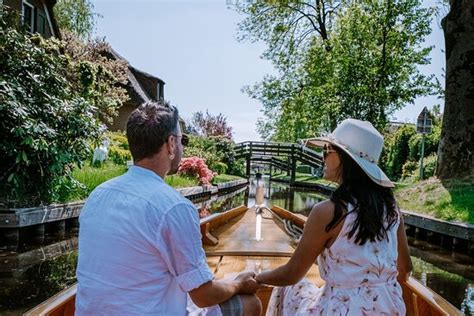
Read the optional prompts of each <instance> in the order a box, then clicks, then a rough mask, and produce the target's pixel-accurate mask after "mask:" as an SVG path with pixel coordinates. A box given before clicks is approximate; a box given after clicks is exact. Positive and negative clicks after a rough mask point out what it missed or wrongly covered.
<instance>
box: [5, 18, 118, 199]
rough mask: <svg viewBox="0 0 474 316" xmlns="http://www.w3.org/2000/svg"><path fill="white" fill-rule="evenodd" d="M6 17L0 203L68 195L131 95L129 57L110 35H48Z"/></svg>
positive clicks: (59, 197) (58, 197) (16, 19)
mask: <svg viewBox="0 0 474 316" xmlns="http://www.w3.org/2000/svg"><path fill="white" fill-rule="evenodd" d="M0 18H1V19H0V69H2V72H1V75H0V117H1V120H0V135H2V137H1V138H0V204H9V205H10V204H11V205H16V206H19V205H25V204H29V203H34V204H37V203H43V202H44V203H49V202H52V201H60V200H61V196H63V195H64V193H65V192H68V190H70V189H71V188H72V187H74V186H76V185H78V183H77V181H74V180H73V179H72V177H71V171H72V169H73V168H74V166H76V165H79V166H81V165H82V162H83V161H84V160H85V159H87V158H88V156H89V155H90V150H91V143H93V142H94V141H96V140H97V139H99V137H100V135H101V133H102V132H103V130H104V129H105V126H104V125H103V123H102V122H104V121H107V120H109V119H111V118H112V116H113V115H114V113H115V111H116V109H117V108H118V107H119V106H121V104H122V102H123V101H124V100H126V98H127V95H126V91H125V89H124V88H122V87H121V86H120V84H121V83H124V80H126V75H125V74H126V69H127V68H126V64H123V63H121V62H118V61H115V60H113V59H112V58H109V57H107V54H106V53H107V49H108V46H107V44H106V43H104V42H103V41H88V42H82V41H79V40H77V38H76V37H75V36H73V35H72V34H69V33H65V36H64V41H59V40H57V39H55V38H51V39H47V40H46V39H44V38H43V37H41V36H39V35H33V36H31V35H30V34H27V33H26V31H25V29H24V27H23V26H21V24H20V22H19V17H18V16H16V17H15V15H14V13H13V12H11V11H10V10H2V11H1V14H0ZM61 194H63V195H61Z"/></svg>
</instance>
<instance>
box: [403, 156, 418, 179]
mask: <svg viewBox="0 0 474 316" xmlns="http://www.w3.org/2000/svg"><path fill="white" fill-rule="evenodd" d="M417 170H418V162H416V161H411V160H409V161H407V162H405V164H404V165H403V167H402V179H407V178H410V177H411V176H413V175H414V174H415V173H416V172H417Z"/></svg>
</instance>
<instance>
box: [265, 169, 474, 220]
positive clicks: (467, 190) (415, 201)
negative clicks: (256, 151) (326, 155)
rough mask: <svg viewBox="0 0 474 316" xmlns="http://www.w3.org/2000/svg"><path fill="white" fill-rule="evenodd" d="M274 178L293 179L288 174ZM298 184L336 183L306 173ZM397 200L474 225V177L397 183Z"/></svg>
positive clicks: (414, 208)
mask: <svg viewBox="0 0 474 316" xmlns="http://www.w3.org/2000/svg"><path fill="white" fill-rule="evenodd" d="M273 178H274V179H279V180H283V181H288V182H289V180H290V177H289V176H287V175H286V174H281V175H276V176H274V177H273ZM296 181H297V182H306V183H315V184H322V185H326V186H331V187H335V184H334V183H332V182H328V181H325V180H323V179H321V178H317V177H313V176H311V175H309V174H304V173H297V174H296ZM395 197H396V199H397V202H398V203H399V205H400V208H402V209H404V210H409V211H413V212H417V213H421V214H426V215H430V216H433V217H435V218H438V219H442V220H447V221H458V222H464V223H469V224H474V177H468V178H465V179H461V180H447V181H440V180H439V179H437V178H434V177H433V178H430V179H427V180H424V181H418V182H413V183H404V182H401V183H397V185H396V188H395Z"/></svg>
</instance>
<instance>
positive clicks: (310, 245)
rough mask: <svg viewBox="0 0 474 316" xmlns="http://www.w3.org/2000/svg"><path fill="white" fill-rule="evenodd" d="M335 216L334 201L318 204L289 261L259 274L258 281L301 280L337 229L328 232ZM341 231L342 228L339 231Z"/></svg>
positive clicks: (281, 283) (270, 283)
mask: <svg viewBox="0 0 474 316" xmlns="http://www.w3.org/2000/svg"><path fill="white" fill-rule="evenodd" d="M333 216H334V203H333V202H331V201H329V200H328V201H324V202H321V203H318V204H316V205H315V206H314V207H313V209H312V210H311V213H310V214H309V216H308V220H307V222H306V224H305V227H304V231H303V236H302V237H301V240H300V242H299V243H298V246H297V247H296V249H295V252H294V253H293V256H292V257H291V259H290V260H289V261H288V263H286V264H285V265H283V266H281V267H278V268H276V269H275V270H271V271H265V272H262V273H260V274H258V275H257V277H256V279H257V281H258V282H259V283H263V284H268V285H276V286H286V285H292V284H296V283H297V282H298V281H299V280H301V279H302V278H303V277H304V276H305V274H306V273H307V272H308V270H309V269H310V268H311V265H312V264H314V262H315V261H316V258H317V257H318V255H319V254H320V253H321V251H323V249H324V246H325V245H326V243H327V241H328V240H329V239H331V237H332V236H333V235H334V233H335V232H334V231H335V230H336V229H332V230H331V231H329V232H326V226H327V224H329V222H330V221H331V220H332V218H333ZM338 228H339V227H338ZM339 231H340V229H338V230H337V233H339Z"/></svg>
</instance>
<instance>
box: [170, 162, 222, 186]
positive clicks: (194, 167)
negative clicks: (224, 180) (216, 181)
mask: <svg viewBox="0 0 474 316" xmlns="http://www.w3.org/2000/svg"><path fill="white" fill-rule="evenodd" d="M178 173H181V174H187V175H190V176H193V177H196V178H198V180H199V183H200V184H210V183H211V180H212V179H213V178H214V177H215V176H216V175H217V173H215V172H213V171H212V170H210V169H209V167H208V166H207V165H206V162H205V161H204V159H202V158H199V157H188V158H183V159H182V160H181V164H180V165H179V168H178Z"/></svg>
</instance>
